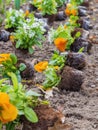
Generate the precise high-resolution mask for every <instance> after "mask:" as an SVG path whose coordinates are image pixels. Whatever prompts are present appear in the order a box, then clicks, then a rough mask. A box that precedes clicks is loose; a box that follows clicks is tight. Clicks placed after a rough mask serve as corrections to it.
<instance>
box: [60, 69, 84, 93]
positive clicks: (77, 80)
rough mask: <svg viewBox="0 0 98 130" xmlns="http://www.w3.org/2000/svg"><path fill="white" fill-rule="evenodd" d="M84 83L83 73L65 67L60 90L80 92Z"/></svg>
mask: <svg viewBox="0 0 98 130" xmlns="http://www.w3.org/2000/svg"><path fill="white" fill-rule="evenodd" d="M83 81H84V75H83V72H82V71H79V70H76V69H74V68H72V67H69V66H65V67H64V69H63V70H62V73H61V81H60V84H59V85H58V88H59V89H60V90H67V91H79V90H80V89H81V85H82V84H83Z"/></svg>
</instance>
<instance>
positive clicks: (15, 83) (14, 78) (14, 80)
mask: <svg viewBox="0 0 98 130" xmlns="http://www.w3.org/2000/svg"><path fill="white" fill-rule="evenodd" d="M8 75H9V76H10V77H11V79H12V82H13V87H14V89H15V90H17V88H18V80H17V77H16V75H15V74H14V73H13V72H8Z"/></svg>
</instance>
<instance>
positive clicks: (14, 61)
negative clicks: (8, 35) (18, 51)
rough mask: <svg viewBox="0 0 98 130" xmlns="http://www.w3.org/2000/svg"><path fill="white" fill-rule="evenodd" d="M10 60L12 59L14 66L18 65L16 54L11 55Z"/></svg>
mask: <svg viewBox="0 0 98 130" xmlns="http://www.w3.org/2000/svg"><path fill="white" fill-rule="evenodd" d="M10 58H11V59H12V61H13V64H16V63H17V57H16V55H15V54H10Z"/></svg>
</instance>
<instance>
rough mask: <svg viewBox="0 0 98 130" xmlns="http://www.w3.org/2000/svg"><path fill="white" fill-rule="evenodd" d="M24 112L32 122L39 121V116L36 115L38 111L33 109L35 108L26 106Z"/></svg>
mask: <svg viewBox="0 0 98 130" xmlns="http://www.w3.org/2000/svg"><path fill="white" fill-rule="evenodd" d="M24 114H25V117H26V118H27V119H28V120H29V121H30V122H32V123H36V122H38V117H37V115H36V113H35V112H34V111H33V109H31V108H29V107H25V109H24Z"/></svg>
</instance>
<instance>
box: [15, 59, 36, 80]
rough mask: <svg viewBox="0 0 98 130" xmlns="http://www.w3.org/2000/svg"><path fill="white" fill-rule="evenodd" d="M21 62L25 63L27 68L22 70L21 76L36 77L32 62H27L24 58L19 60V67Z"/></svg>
mask: <svg viewBox="0 0 98 130" xmlns="http://www.w3.org/2000/svg"><path fill="white" fill-rule="evenodd" d="M21 64H25V65H26V68H25V70H23V71H21V73H20V74H21V77H22V78H25V79H32V78H33V77H34V68H33V65H32V64H30V63H27V62H26V61H24V60H18V63H17V67H19V66H20V65H21Z"/></svg>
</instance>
